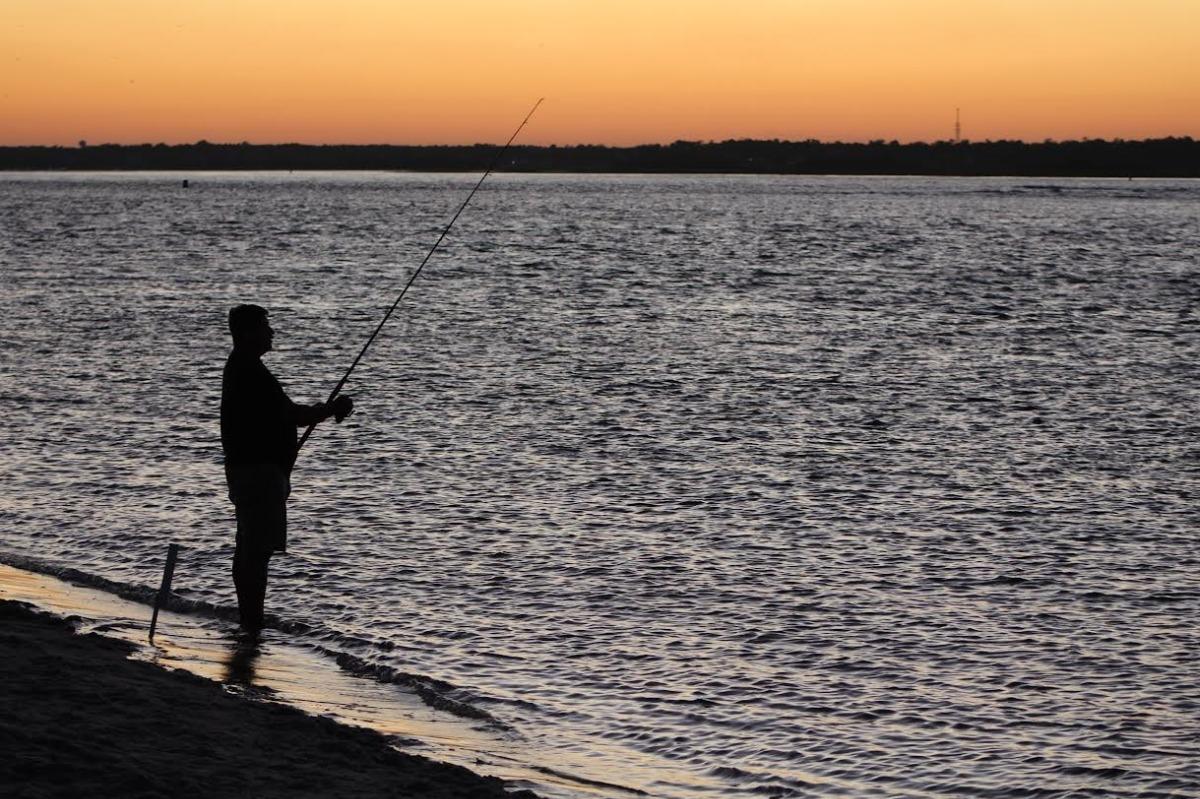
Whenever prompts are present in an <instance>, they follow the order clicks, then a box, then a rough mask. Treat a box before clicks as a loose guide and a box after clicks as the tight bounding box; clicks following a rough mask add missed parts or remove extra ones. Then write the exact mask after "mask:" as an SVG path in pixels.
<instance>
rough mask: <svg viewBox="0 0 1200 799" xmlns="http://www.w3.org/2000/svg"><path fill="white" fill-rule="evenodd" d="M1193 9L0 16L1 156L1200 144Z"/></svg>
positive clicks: (68, 11) (586, 1) (62, 2)
mask: <svg viewBox="0 0 1200 799" xmlns="http://www.w3.org/2000/svg"><path fill="white" fill-rule="evenodd" d="M1198 42H1200V0H1137V1H1136V2H1135V1H1134V0H1086V1H1085V0H740V1H739V0H688V2H682V1H679V0H441V2H437V3H432V2H430V3H423V2H402V0H340V2H333V1H332V0H287V2H282V1H281V0H196V1H195V2H185V1H183V0H178V1H176V0H0V59H2V60H3V68H2V69H0V103H2V105H0V108H2V109H3V111H2V113H0V144H72V145H73V144H75V143H76V142H77V141H79V140H80V139H86V140H88V141H89V142H91V143H100V142H122V143H131V142H158V141H165V142H171V143H175V142H189V141H196V140H198V139H207V140H209V141H214V142H217V141H220V142H227V141H251V142H261V143H266V142H285V141H287V142H290V141H299V142H310V143H366V142H372V143H397V144H457V143H465V144H469V143H475V142H494V141H502V140H504V139H505V138H507V134H508V133H509V132H510V131H511V130H512V128H513V126H514V124H515V123H516V122H518V121H519V120H520V118H521V117H522V116H523V115H524V113H525V111H526V110H527V109H528V107H529V106H530V105H532V103H533V102H534V101H535V100H536V99H537V98H538V97H542V96H545V97H546V98H547V99H546V103H545V105H544V106H543V107H542V109H541V110H540V111H539V114H538V117H536V118H535V121H534V123H531V125H530V127H529V128H528V130H527V132H526V134H524V135H523V138H522V141H524V142H526V143H536V144H550V143H557V144H577V143H597V144H636V143H643V142H669V141H673V140H675V139H698V140H709V139H713V140H721V139H729V138H784V139H807V138H816V139H823V140H834V139H840V140H844V141H862V140H869V139H888V140H890V139H899V140H901V141H914V140H935V139H947V138H950V137H951V136H952V135H953V131H954V109H955V107H956V106H957V107H961V108H962V118H963V134H964V136H965V137H966V138H969V139H988V138H990V139H999V138H1020V139H1026V140H1036V141H1040V140H1042V139H1046V138H1055V139H1068V138H1082V137H1093V138H1114V137H1123V138H1143V137H1152V136H1167V135H1191V136H1200V44H1198Z"/></svg>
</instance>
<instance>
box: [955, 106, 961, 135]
mask: <svg viewBox="0 0 1200 799" xmlns="http://www.w3.org/2000/svg"><path fill="white" fill-rule="evenodd" d="M954 141H955V142H960V141H962V119H961V117H960V116H959V114H958V109H957V108H955V109H954Z"/></svg>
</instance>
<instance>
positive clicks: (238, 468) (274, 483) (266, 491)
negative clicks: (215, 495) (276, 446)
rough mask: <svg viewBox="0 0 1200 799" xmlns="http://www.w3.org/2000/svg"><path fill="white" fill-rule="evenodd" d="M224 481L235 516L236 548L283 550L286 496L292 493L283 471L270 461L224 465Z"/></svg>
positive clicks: (285, 530)
mask: <svg viewBox="0 0 1200 799" xmlns="http://www.w3.org/2000/svg"><path fill="white" fill-rule="evenodd" d="M225 480H226V482H227V483H228V484H229V499H230V501H232V502H233V507H234V511H235V513H236V515H237V546H238V549H241V550H245V549H250V550H254V551H258V552H268V553H269V552H275V551H277V550H284V549H287V498H288V495H289V494H291V493H292V484H291V481H290V480H289V479H288V474H287V472H286V471H284V469H283V468H282V467H280V466H277V465H275V464H270V463H253V464H241V463H239V464H232V465H231V464H226V465H225Z"/></svg>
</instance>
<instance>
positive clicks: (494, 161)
mask: <svg viewBox="0 0 1200 799" xmlns="http://www.w3.org/2000/svg"><path fill="white" fill-rule="evenodd" d="M545 99H546V98H545V97H542V98H539V99H538V101H537V102H536V103H534V104H533V108H531V109H529V113H528V114H526V115H525V119H523V120H521V124H520V125H517V129H516V130H514V131H513V135H511V136H509V137H508V141H507V142H505V144H504V146H503V147H501V148H500V151H499V152H497V153H496V155H495V156H494V157H493V158H492V162H491V163H490V164H488V168H487V170H486V171H485V172H484V173H483V175H482V176H481V177H480V178H479V182H478V183H476V184H475V188H473V189H471V193H470V194H468V195H467V199H465V200H463V203H462V205H460V206H459V207H458V210H457V211H455V212H454V216H453V217H452V218H451V219H450V222H449V224H447V225H446V227H445V228H443V229H442V235H440V236H438V239H437V241H435V242H434V243H433V246H432V247H430V248H429V252H427V253H426V254H425V258H424V259H423V260H422V261H421V265H420V266H418V267H417V269H416V271H415V272H413V273H412V275H410V276H409V278H408V282H407V283H405V284H404V288H403V289H402V290H401V291H400V294H399V296H397V297H396V301H395V302H393V303H392V307H391V308H388V310H387V313H385V314H384V315H383V319H381V320H379V324H378V325H377V326H376V327H375V332H373V333H372V334H371V337H370V338H368V339H367V343H366V344H363V347H362V349H361V350H359V352H358V355H357V356H356V357H355V358H354V362H353V363H351V364H350V368H349V369H347V370H346V374H344V375H342V379H341V380H339V381H338V382H337V385H336V386H334V387H333V391H331V392H329V399H327V400H325V404H326V405H328V404H329V403H331V402H333V401H334V400H335V399H337V396H338V394H340V393H341V391H342V387H343V386H344V385H346V381H347V380H349V379H350V373H351V372H353V371H354V367H356V366H358V362H359V361H361V360H362V357H363V355H365V354H366V352H367V349H368V348H370V346H371V343H372V342H373V341H375V337H376V336H378V335H379V331H380V330H383V326H384V325H386V324H387V320H388V319H391V318H392V313H393V312H394V311H395V310H396V308H397V307H398V306H399V305H400V301H401V300H402V299H404V295H405V294H407V293H408V287H409V286H411V285H412V284H413V281H415V280H416V279H417V275H419V274H421V270H422V269H424V268H425V264H427V263H429V259H430V258H432V257H433V254H434V253H435V252H437V248H438V247H439V246H440V245H441V243H442V240H443V239H445V238H446V234H447V233H449V232H450V228H452V227H454V223H455V222H457V221H458V217H459V215H460V214H462V212H463V210H464V209H466V207H467V204H468V203H470V202H471V198H472V197H474V196H475V192H477V191H479V187H480V186H482V185H483V181H485V180H487V176H488V175H490V174H492V170H493V169H495V168H496V165H497V164H499V163H500V157H501V156H503V155H504V153H505V152H507V151H508V148H509V145H511V144H512V143H513V140H514V139H516V138H517V134H518V133H520V132H521V131H522V130H523V129H524V127H525V124H526V123H527V122H529V119H530V117H532V116H533V112H534V111H537V110H538V106H539V105H541V104H542V100H545ZM316 426H317V423H316V422H313V423H312V424H310V425H309V426H308V429H307V430H305V431H304V435H302V436H301V437H300V441H299V442H298V443H297V444H296V453H297V455H298V454H299V453H300V448H301V447H303V446H304V442H305V441H308V437H309V436H310V435H312V431H313V430H314V429H315V428H316Z"/></svg>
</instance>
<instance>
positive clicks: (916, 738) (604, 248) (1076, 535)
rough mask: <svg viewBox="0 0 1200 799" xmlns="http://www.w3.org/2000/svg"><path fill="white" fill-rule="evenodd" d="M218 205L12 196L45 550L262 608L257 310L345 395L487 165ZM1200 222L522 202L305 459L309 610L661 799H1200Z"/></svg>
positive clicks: (1023, 213)
mask: <svg viewBox="0 0 1200 799" xmlns="http://www.w3.org/2000/svg"><path fill="white" fill-rule="evenodd" d="M188 177H189V178H190V180H191V188H189V189H186V190H184V189H182V188H180V179H181V176H180V175H165V174H136V175H72V174H58V175H8V176H3V177H0V269H2V276H3V282H2V284H0V352H2V354H0V411H2V412H3V416H4V424H3V426H0V481H2V484H3V493H2V495H0V551H3V552H4V553H7V554H8V555H10V556H25V557H32V558H35V559H37V560H38V561H40V562H41V563H43V564H46V565H47V566H48V567H71V568H74V569H77V570H79V571H81V572H84V573H86V574H89V575H94V576H97V577H102V578H105V579H107V580H111V581H115V582H117V583H121V584H126V585H131V586H152V585H155V584H156V583H157V580H158V569H159V568H160V565H161V560H162V552H163V549H164V548H165V544H166V542H167V541H178V542H180V543H182V544H184V545H185V547H186V551H185V553H184V556H183V559H182V560H181V563H180V567H179V571H178V572H177V577H176V589H177V590H178V592H179V593H180V594H182V595H183V596H184V597H187V598H190V599H193V600H197V601H200V602H201V603H202V604H203V605H205V606H215V607H217V608H218V609H219V608H227V607H229V606H231V605H232V604H233V602H234V599H233V590H232V586H231V584H230V583H231V581H230V579H229V576H228V561H229V557H230V554H231V548H232V538H233V522H232V513H231V506H229V504H228V502H227V500H226V499H225V496H224V487H223V476H222V472H221V466H220V457H221V453H220V441H219V438H218V429H217V406H218V402H219V395H220V373H221V368H222V366H223V362H224V358H225V355H226V353H227V349H228V342H227V334H226V332H225V329H224V319H225V313H226V312H227V310H228V308H229V307H230V306H231V305H232V304H234V303H237V302H242V301H254V302H258V303H260V304H262V305H265V306H267V307H268V308H269V309H271V312H272V321H273V324H274V327H275V328H276V330H277V336H276V347H277V351H276V352H275V353H272V354H271V355H269V356H268V358H267V360H268V363H269V365H270V366H271V368H272V369H273V370H274V371H275V373H276V374H277V375H279V376H280V378H281V380H282V381H283V383H284V385H285V386H286V387H287V389H288V390H289V392H290V393H291V395H292V397H293V398H294V399H297V400H299V401H305V402H315V401H317V400H319V399H321V398H322V397H323V395H324V394H325V393H326V392H327V391H328V390H329V388H330V387H331V386H332V384H333V383H334V382H335V381H336V379H337V378H338V377H339V376H340V373H341V371H342V370H343V369H344V368H345V366H346V364H347V363H348V362H349V360H350V359H351V358H352V357H353V355H354V353H355V352H356V351H357V348H358V346H359V345H360V343H361V341H362V340H363V339H365V337H366V335H367V334H368V333H369V332H370V330H371V328H372V326H373V325H374V323H375V322H376V321H377V320H378V318H379V317H380V315H381V314H382V312H383V310H384V309H385V308H386V306H387V305H388V304H390V303H391V301H392V299H393V298H394V296H395V293H396V292H397V291H398V289H399V288H400V286H401V285H402V284H403V281H404V280H405V279H406V277H407V275H408V273H409V271H410V270H411V269H412V268H413V267H414V266H415V265H416V264H417V263H418V262H419V261H420V259H421V257H422V256H423V255H424V253H425V251H426V249H427V248H428V247H429V246H430V244H431V243H432V241H433V240H434V239H435V238H436V236H437V233H438V231H439V229H440V227H441V226H442V225H443V224H444V223H445V221H446V220H447V219H448V218H449V217H450V215H451V214H452V213H453V211H454V209H455V208H456V207H457V205H458V203H460V202H461V200H462V198H463V196H464V195H465V192H466V191H467V190H469V188H470V186H471V185H472V184H473V182H474V180H475V177H474V176H469V175H467V176H435V175H404V174H396V175H393V174H305V175H300V174H296V175H282V174H279V175H274V174H244V175H243V174H194V175H190V176H188ZM1198 218H1200V183H1197V182H1186V181H1179V182H1170V181H1123V180H1122V181H1116V180H1111V181H1104V180H1094V181H1050V180H1032V179H987V180H976V179H923V178H895V179H893V178H800V177H797V178H758V177H636V176H632V177H607V176H593V177H578V176H523V177H517V176H497V177H495V178H494V179H492V180H490V181H489V183H488V184H485V189H484V190H483V191H481V193H480V194H479V195H478V196H477V197H476V199H475V201H474V203H473V205H472V206H471V208H470V209H469V210H468V211H467V213H466V214H465V215H464V216H463V218H462V219H461V220H460V223H459V226H458V227H457V228H456V230H455V231H454V232H453V233H452V234H451V236H450V238H449V239H448V241H447V245H446V247H445V250H444V251H443V252H441V253H439V254H438V255H436V256H435V257H434V259H433V260H432V261H431V262H430V265H429V266H428V267H427V268H426V270H425V272H424V273H423V274H422V275H421V277H420V279H419V280H418V281H417V283H416V284H415V285H414V287H413V289H412V291H410V293H409V297H408V299H406V300H405V304H404V306H402V312H401V315H400V316H398V317H397V318H396V319H395V320H394V323H393V324H391V325H390V326H389V328H387V329H386V330H385V334H384V335H383V336H382V337H381V338H380V339H379V340H378V342H377V343H376V345H375V347H374V348H373V349H372V351H371V352H370V353H369V355H368V356H367V358H366V359H365V360H364V361H363V363H362V364H361V366H360V367H359V370H358V371H357V372H356V373H355V375H354V376H353V378H352V379H351V381H350V384H349V385H348V386H347V390H348V391H349V392H350V393H352V394H353V395H354V396H355V398H356V401H357V403H358V408H359V411H358V413H357V414H356V415H355V416H354V417H352V419H351V420H349V421H347V422H346V423H345V424H343V425H341V426H336V425H333V424H332V423H331V424H329V425H328V426H327V427H325V426H323V427H322V428H320V429H319V430H318V432H317V434H316V435H315V436H314V437H313V439H312V440H311V441H310V442H309V444H308V445H307V446H306V448H305V451H304V452H303V453H302V454H301V457H300V462H299V464H298V466H297V472H296V474H295V476H294V484H295V486H296V490H295V492H294V494H293V499H292V504H291V509H290V513H291V531H292V532H291V550H290V552H289V553H288V554H287V555H286V556H284V557H280V558H278V559H277V560H276V561H275V562H273V564H272V575H273V576H272V583H271V589H270V593H269V596H268V610H269V611H272V612H273V613H274V614H276V615H277V616H278V622H277V623H278V624H280V625H282V626H284V627H285V628H287V629H290V630H294V631H295V635H296V636H297V637H299V638H301V639H303V640H307V641H309V642H311V643H313V644H319V645H320V646H322V647H324V648H325V649H327V650H328V651H330V652H331V653H342V654H343V655H344V656H352V657H350V658H344V659H345V660H346V662H348V663H351V662H352V663H355V664H357V667H358V668H360V669H367V668H369V667H370V666H387V667H391V668H392V669H395V670H398V671H401V672H405V673H411V674H419V675H426V676H428V677H430V678H436V679H438V680H441V681H444V682H445V683H449V684H450V685H452V686H454V688H453V689H452V690H450V691H449V694H450V695H452V696H453V698H454V699H456V700H457V701H459V702H463V703H465V704H466V705H469V706H471V707H474V708H476V709H479V710H483V711H485V712H486V713H488V714H490V715H492V716H494V717H495V718H496V719H497V720H498V721H499V722H501V723H502V724H504V725H507V727H508V728H509V730H510V731H509V733H508V734H510V735H513V736H519V737H523V738H524V739H526V740H528V741H529V742H530V744H531V747H532V748H533V750H534V751H540V752H542V755H540V757H544V758H545V761H544V762H545V764H546V765H548V766H552V767H555V768H566V766H569V767H570V770H571V771H572V773H576V774H579V775H581V776H586V777H587V778H589V779H593V780H599V781H602V782H607V783H615V784H618V785H622V786H626V787H630V788H635V789H639V790H642V791H645V792H647V793H649V794H651V795H653V796H661V797H673V798H677V799H697V798H698V797H706V796H737V795H743V794H744V795H761V796H793V795H796V796H799V795H803V796H810V795H811V796H835V795H837V796H855V797H858V796H915V797H950V796H991V797H998V796H1021V797H1028V796H1061V795H1067V794H1068V793H1071V792H1075V793H1071V795H1076V796H1130V797H1133V796H1146V797H1150V796H1161V797H1187V796H1195V795H1197V794H1200V767H1197V765H1196V763H1197V762H1200V747H1198V744H1197V737H1198V735H1200V666H1198V665H1197V659H1196V658H1197V653H1198V652H1200V636H1198V634H1197V627H1196V624H1197V614H1198V612H1200V576H1198V575H1200V572H1198V569H1197V567H1198V566H1200V552H1198V550H1200V546H1198V544H1197V520H1198V519H1197V513H1196V506H1195V498H1196V492H1197V477H1198V472H1200V436H1198V435H1197V433H1198V432H1200V423H1198V422H1197V416H1196V410H1197V399H1198V397H1197V358H1198V357H1200V347H1198V342H1200V329H1198V320H1200V263H1198V260H1197V244H1198V242H1200V223H1198V221H1197V220H1198ZM380 673H384V674H386V673H387V672H386V671H383V672H380ZM581 790H583V789H581ZM598 790H599V792H600V793H602V794H603V793H606V792H607V793H610V794H611V795H613V796H618V795H622V794H621V793H620V792H619V791H616V790H615V789H598Z"/></svg>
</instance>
